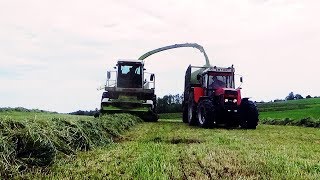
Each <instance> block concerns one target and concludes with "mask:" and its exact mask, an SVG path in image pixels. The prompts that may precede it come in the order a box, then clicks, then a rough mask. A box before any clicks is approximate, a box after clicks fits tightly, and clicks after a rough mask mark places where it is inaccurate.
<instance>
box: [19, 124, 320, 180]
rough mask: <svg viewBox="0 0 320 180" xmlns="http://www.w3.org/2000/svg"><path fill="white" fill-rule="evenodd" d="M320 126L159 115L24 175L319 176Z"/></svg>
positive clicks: (227, 177) (254, 177)
mask: <svg viewBox="0 0 320 180" xmlns="http://www.w3.org/2000/svg"><path fill="white" fill-rule="evenodd" d="M319 157H320V131H319V130H318V129H314V128H304V127H295V126H269V125H260V126H258V128H257V130H239V129H234V130H226V129H201V128H194V127H189V126H187V125H185V124H183V123H181V122H177V121H171V120H161V121H160V122H158V123H141V124H139V125H137V126H135V127H134V128H133V129H131V130H130V131H128V132H126V133H125V134H124V135H123V136H122V138H120V139H118V140H117V141H116V143H114V144H110V145H108V146H105V147H102V148H98V149H94V150H92V151H88V152H80V153H78V154H77V155H76V156H75V157H74V158H66V159H60V160H58V161H57V162H56V163H55V164H53V165H52V167H50V168H49V169H48V170H45V171H44V170H42V169H34V170H33V171H32V172H29V173H27V174H24V175H22V176H20V177H22V178H36V179H41V178H44V177H45V178H48V179H86V178H89V179H319V178H320V162H319Z"/></svg>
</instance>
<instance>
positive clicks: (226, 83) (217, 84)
mask: <svg viewBox="0 0 320 180" xmlns="http://www.w3.org/2000/svg"><path fill="white" fill-rule="evenodd" d="M233 77H234V76H233V74H232V73H223V74H221V73H219V74H218V73H213V74H210V75H209V82H208V85H209V87H210V88H212V89H218V88H234V87H235V85H234V78H233Z"/></svg>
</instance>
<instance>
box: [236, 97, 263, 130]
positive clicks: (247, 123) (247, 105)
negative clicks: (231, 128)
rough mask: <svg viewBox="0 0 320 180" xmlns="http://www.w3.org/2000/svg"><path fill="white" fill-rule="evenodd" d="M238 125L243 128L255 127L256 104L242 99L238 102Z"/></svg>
mask: <svg viewBox="0 0 320 180" xmlns="http://www.w3.org/2000/svg"><path fill="white" fill-rule="evenodd" d="M240 118H241V120H240V126H241V128H243V129H256V128H257V126H258V122H259V111H258V108H257V105H256V104H255V103H254V102H252V101H249V100H248V99H243V100H242V101H241V104H240Z"/></svg>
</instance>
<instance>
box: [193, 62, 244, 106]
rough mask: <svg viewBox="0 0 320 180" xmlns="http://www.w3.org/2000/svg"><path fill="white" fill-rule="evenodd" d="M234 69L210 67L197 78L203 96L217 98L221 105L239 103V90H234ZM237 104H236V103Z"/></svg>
mask: <svg viewBox="0 0 320 180" xmlns="http://www.w3.org/2000/svg"><path fill="white" fill-rule="evenodd" d="M234 72H235V70H234V67H233V66H231V67H228V68H222V67H216V66H214V67H210V68H207V69H206V70H204V71H203V72H202V73H201V74H199V75H198V76H197V79H198V80H199V82H200V84H201V89H199V90H201V91H203V93H201V94H203V95H204V96H208V97H212V98H219V100H220V101H221V103H226V102H228V101H232V102H235V103H236V102H238V101H239V103H240V98H241V97H240V89H235V82H234ZM236 104H237V103H236Z"/></svg>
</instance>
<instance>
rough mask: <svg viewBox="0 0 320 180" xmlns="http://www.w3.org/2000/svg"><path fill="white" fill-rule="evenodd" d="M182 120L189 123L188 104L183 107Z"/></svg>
mask: <svg viewBox="0 0 320 180" xmlns="http://www.w3.org/2000/svg"><path fill="white" fill-rule="evenodd" d="M182 122H184V123H188V106H186V105H183V108H182Z"/></svg>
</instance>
